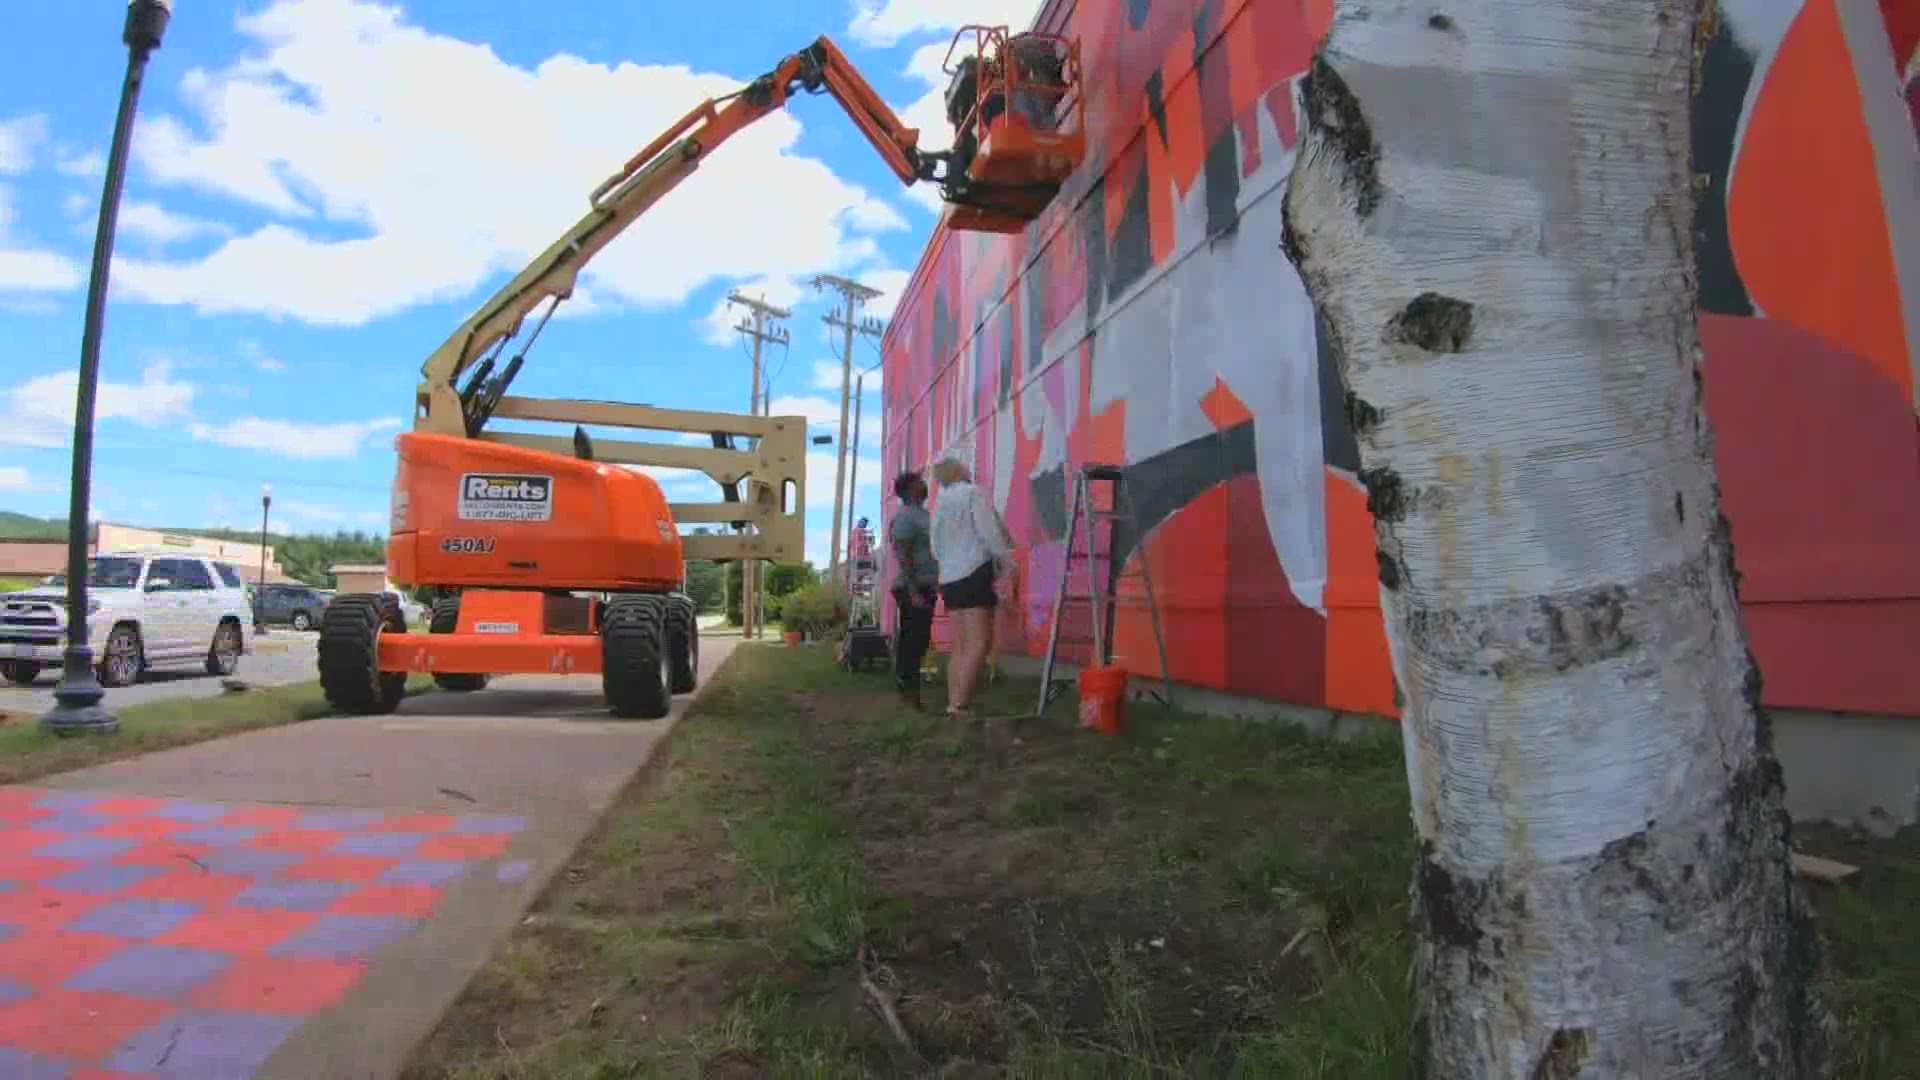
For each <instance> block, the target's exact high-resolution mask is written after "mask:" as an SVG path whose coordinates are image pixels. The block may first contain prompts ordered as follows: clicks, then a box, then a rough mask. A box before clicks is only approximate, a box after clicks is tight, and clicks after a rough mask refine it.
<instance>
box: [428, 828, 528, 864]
mask: <svg viewBox="0 0 1920 1080" xmlns="http://www.w3.org/2000/svg"><path fill="white" fill-rule="evenodd" d="M512 843H513V837H512V836H510V835H498V836H495V835H480V834H476V835H472V836H465V835H462V836H436V837H434V838H433V839H431V840H428V841H427V842H425V843H423V844H421V845H420V851H419V853H418V854H416V855H415V856H414V858H416V859H422V860H427V861H438V860H441V859H448V860H459V859H491V858H494V857H495V856H497V855H504V854H506V851H507V846H508V845H509V844H512Z"/></svg>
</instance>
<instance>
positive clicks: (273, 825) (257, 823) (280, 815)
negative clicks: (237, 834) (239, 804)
mask: <svg viewBox="0 0 1920 1080" xmlns="http://www.w3.org/2000/svg"><path fill="white" fill-rule="evenodd" d="M304 812H305V811H303V810H301V809H300V808H299V807H296V806H249V807H247V808H246V809H244V810H235V811H234V812H233V813H231V814H228V815H227V816H226V817H223V818H221V819H220V820H219V821H218V822H216V823H215V824H219V825H235V826H245V827H250V828H255V829H284V828H286V827H287V826H289V825H291V824H293V823H294V821H295V820H297V819H298V818H299V817H300V815H301V814H302V813H304Z"/></svg>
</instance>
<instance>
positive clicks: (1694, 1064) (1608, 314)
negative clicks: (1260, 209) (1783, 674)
mask: <svg viewBox="0 0 1920 1080" xmlns="http://www.w3.org/2000/svg"><path fill="white" fill-rule="evenodd" d="M1699 2H1700V0H1420V2H1418V3H1415V2H1411V0H1339V2H1337V3H1336V16H1335V21H1334V27H1333V30H1332V33H1331V35H1330V36H1329V38H1328V40H1327V41H1326V43H1325V44H1324V45H1323V47H1322V49H1321V51H1320V53H1319V54H1318V57H1317V59H1316V61H1315V62H1314V64H1313V67H1312V69H1311V72H1310V74H1309V76H1308V77H1307V78H1306V79H1305V80H1304V83H1303V87H1302V98H1303V113H1304V115H1305V116H1306V118H1307V121H1308V127H1307V133H1306V136H1305V138H1304V140H1303V144H1302V146H1301V149H1300V153H1299V157H1298V159H1297V161H1296V164H1295V166H1294V170H1293V174H1292V177H1291V179H1290V181H1289V186H1288V189H1287V196H1286V214H1287V225H1286V234H1285V237H1284V241H1283V242H1284V244H1285V246H1286V248H1287V254H1288V256H1289V257H1290V258H1291V259H1293V261H1294V262H1295V264H1296V265H1297V266H1298V267H1299V269H1300V271H1301V273H1302V276H1303V277H1304V279H1305V281H1306V283H1307V288H1308V290H1309V291H1310V292H1311V294H1312V295H1313V297H1314V299H1315V301H1316V302H1317V303H1318V305H1319V307H1320V309H1321V311H1322V313H1323V315H1324V318H1325V320H1326V327H1325V331H1324V332H1326V333H1327V334H1328V335H1329V337H1330V344H1331V345H1332V347H1333V350H1334V352H1335V354H1336V355H1337V356H1338V357H1339V358H1340V367H1341V370H1342V372H1343V377H1344V379H1345V381H1346V385H1347V413H1348V419H1349V420H1350V422H1351V423H1352V424H1353V426H1354V428H1355V430H1356V432H1357V434H1358V437H1359V443H1360V447H1361V458H1362V464H1363V469H1362V472H1361V476H1360V479H1361V480H1362V482H1363V483H1364V484H1365V485H1366V489H1367V504H1368V509H1369V510H1370V511H1371V512H1372V514H1373V516H1374V520H1375V530H1376V536H1377V539H1378V546H1379V563H1380V583H1381V600H1382V604H1383V607H1384V609H1385V611H1386V616H1387V633H1388V637H1389V639H1390V641H1391V643H1392V651H1393V663H1394V670H1395V672H1396V673H1397V675H1398V677H1399V680H1400V685H1401V687H1402V690H1403V693H1404V700H1405V706H1404V718H1403V719H1404V730H1405V738H1406V750H1407V774H1408V780H1409V783H1410V784H1411V787H1412V795H1413V812H1414V818H1415V824H1416V826H1417V829H1418V832H1419V838H1420V856H1419V862H1418V866H1417V868H1416V873H1415V882H1414V888H1413V895H1414V900H1415V904H1414V909H1415V918H1416V922H1417V923H1418V925H1419V928H1420V931H1421V945H1420V958H1419V965H1418V969H1417V975H1418V981H1419V990H1418V992H1419V995H1420V1000H1419V1015H1420V1018H1421V1019H1420V1027H1419V1032H1418V1035H1419V1043H1420V1045H1419V1047H1418V1048H1417V1051H1416V1052H1417V1054H1418V1056H1419V1060H1420V1062H1421V1063H1422V1065H1423V1066H1424V1067H1425V1070H1426V1072H1427V1074H1428V1075H1430V1076H1434V1077H1441V1078H1446V1080H1454V1078H1462V1080H1465V1078H1478V1077H1512V1078H1517V1080H1530V1078H1531V1080H1539V1078H1561V1077H1575V1076H1581V1077H1587V1076H1593V1077H1613V1076H1635V1077H1695V1076H1700V1077H1708V1076H1710V1077H1739V1078H1742V1080H1745V1078H1762V1077H1764V1078H1780V1077H1801V1076H1808V1075H1814V1074H1816V1072H1817V1069H1818V1066H1819V1063H1820V1061H1821V1060H1822V1055H1823V1047H1824V1042H1825V1037H1826V1036H1825V1026H1824V1022H1823V1021H1822V1019H1821V1016H1822V1014H1821V1012H1820V1011H1819V1009H1818V1008H1817V1006H1816V1003H1815V1001H1814V999H1813V995H1812V987H1811V984H1812V976H1813V974H1814V969H1815V967H1816V966H1817V948H1818V945H1817V936H1816V933H1815V930H1814V927H1813V924H1812V920H1811V917H1810V915H1809V913H1808V909H1807V907H1806V905H1805V902H1804V899H1803V898H1802V896H1801V894H1800V892H1799V889H1798V886H1797V884H1796V882H1795V881H1794V877H1793V871H1792V868H1791V864H1790V862H1789V851H1788V835H1787V834H1788V821H1787V816H1786V813H1785V810H1784V808H1783V801H1782V794H1783V788H1782V782H1781V777H1780V770H1779V766H1778V764H1777V763H1776V761H1775V759H1774V756H1773V751H1772V746H1771V742H1770V739H1769V736H1768V732H1767V726H1766V719H1765V715H1764V713H1763V712H1762V711H1761V709H1760V705H1759V687H1760V678H1759V673H1758V671H1757V669H1756V668H1755V665H1754V662H1753V660H1752V657H1751V654H1750V653H1749V652H1748V650H1747V641H1746V636H1745V632H1744V631H1743V629H1742V627H1741V621H1740V612H1739V607H1738V601H1737V595H1736V588H1737V578H1736V574H1735V571H1734V568H1733V547H1732V543H1731V539H1730V536H1729V533H1728V528H1727V524H1726V520H1725V518H1723V517H1722V516H1721V514H1720V511H1719V495H1718V490H1717V486H1716V483H1715V480H1714V471H1713V463H1712V439H1711V434H1710V432H1709V430H1708V427H1707V424H1706V421H1705V418H1704V417H1703V415H1702V412H1701V374H1700V363H1701V356H1700V348H1699V344H1698V341H1697V339H1696V335H1695V328H1694V280H1693V256H1692V249H1691V235H1692V234H1691V229H1692V225H1691V220H1692V186H1691V184H1692V175H1691V170H1690V165H1689V161H1688V107H1689V101H1690V95H1691V88H1692V81H1693V76H1694V61H1695V56H1696V50H1697V49H1698V48H1699V47H1701V46H1703V45H1704V38H1702V37H1697V36H1696V34H1697V33H1698V34H1704V33H1708V32H1710V27H1709V26H1708V25H1707V24H1703V23H1700V16H1701V13H1700V11H1699V8H1698V6H1697V5H1698V4H1699Z"/></svg>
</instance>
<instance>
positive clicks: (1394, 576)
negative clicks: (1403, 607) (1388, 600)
mask: <svg viewBox="0 0 1920 1080" xmlns="http://www.w3.org/2000/svg"><path fill="white" fill-rule="evenodd" d="M1373 558H1374V561H1375V562H1377V563H1379V564H1380V584H1382V585H1384V586H1386V587H1387V589H1388V591H1390V592H1398V591H1399V590H1400V564H1399V563H1397V562H1395V561H1394V560H1393V556H1391V555H1389V554H1387V553H1386V552H1384V551H1375V552H1374V553H1373Z"/></svg>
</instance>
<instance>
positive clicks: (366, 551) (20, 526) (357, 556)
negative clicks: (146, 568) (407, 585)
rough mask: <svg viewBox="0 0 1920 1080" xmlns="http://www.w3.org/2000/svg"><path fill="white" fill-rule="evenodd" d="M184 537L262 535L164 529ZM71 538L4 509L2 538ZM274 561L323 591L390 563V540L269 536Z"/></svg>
mask: <svg viewBox="0 0 1920 1080" xmlns="http://www.w3.org/2000/svg"><path fill="white" fill-rule="evenodd" d="M161 531H162V532H170V533H176V534H179V535H182V536H208V537H212V538H214V539H217V540H237V541H240V542H241V543H256V544H257V543H259V542H260V534H259V533H258V532H248V531H246V530H245V529H162V530H161ZM66 535H67V523H66V521H65V520H64V519H51V518H37V517H33V516H31V515H28V514H16V513H14V512H12V511H10V510H0V537H6V538H9V539H15V540H61V539H64V538H65V537H66ZM267 543H268V544H270V545H272V547H273V554H274V559H275V561H277V562H278V563H279V564H280V567H281V569H283V570H285V571H286V572H287V574H288V575H289V576H291V577H294V578H298V579H299V580H301V581H304V582H306V583H307V584H309V585H318V586H321V587H323V588H325V587H329V586H331V585H332V584H333V578H332V575H330V574H328V573H327V570H328V568H330V567H333V566H338V565H340V564H342V563H383V562H386V561H387V540H386V537H384V536H376V535H373V534H371V533H365V532H339V533H335V534H333V535H332V536H326V535H323V534H319V533H302V534H288V533H273V532H270V533H268V534H267Z"/></svg>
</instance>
